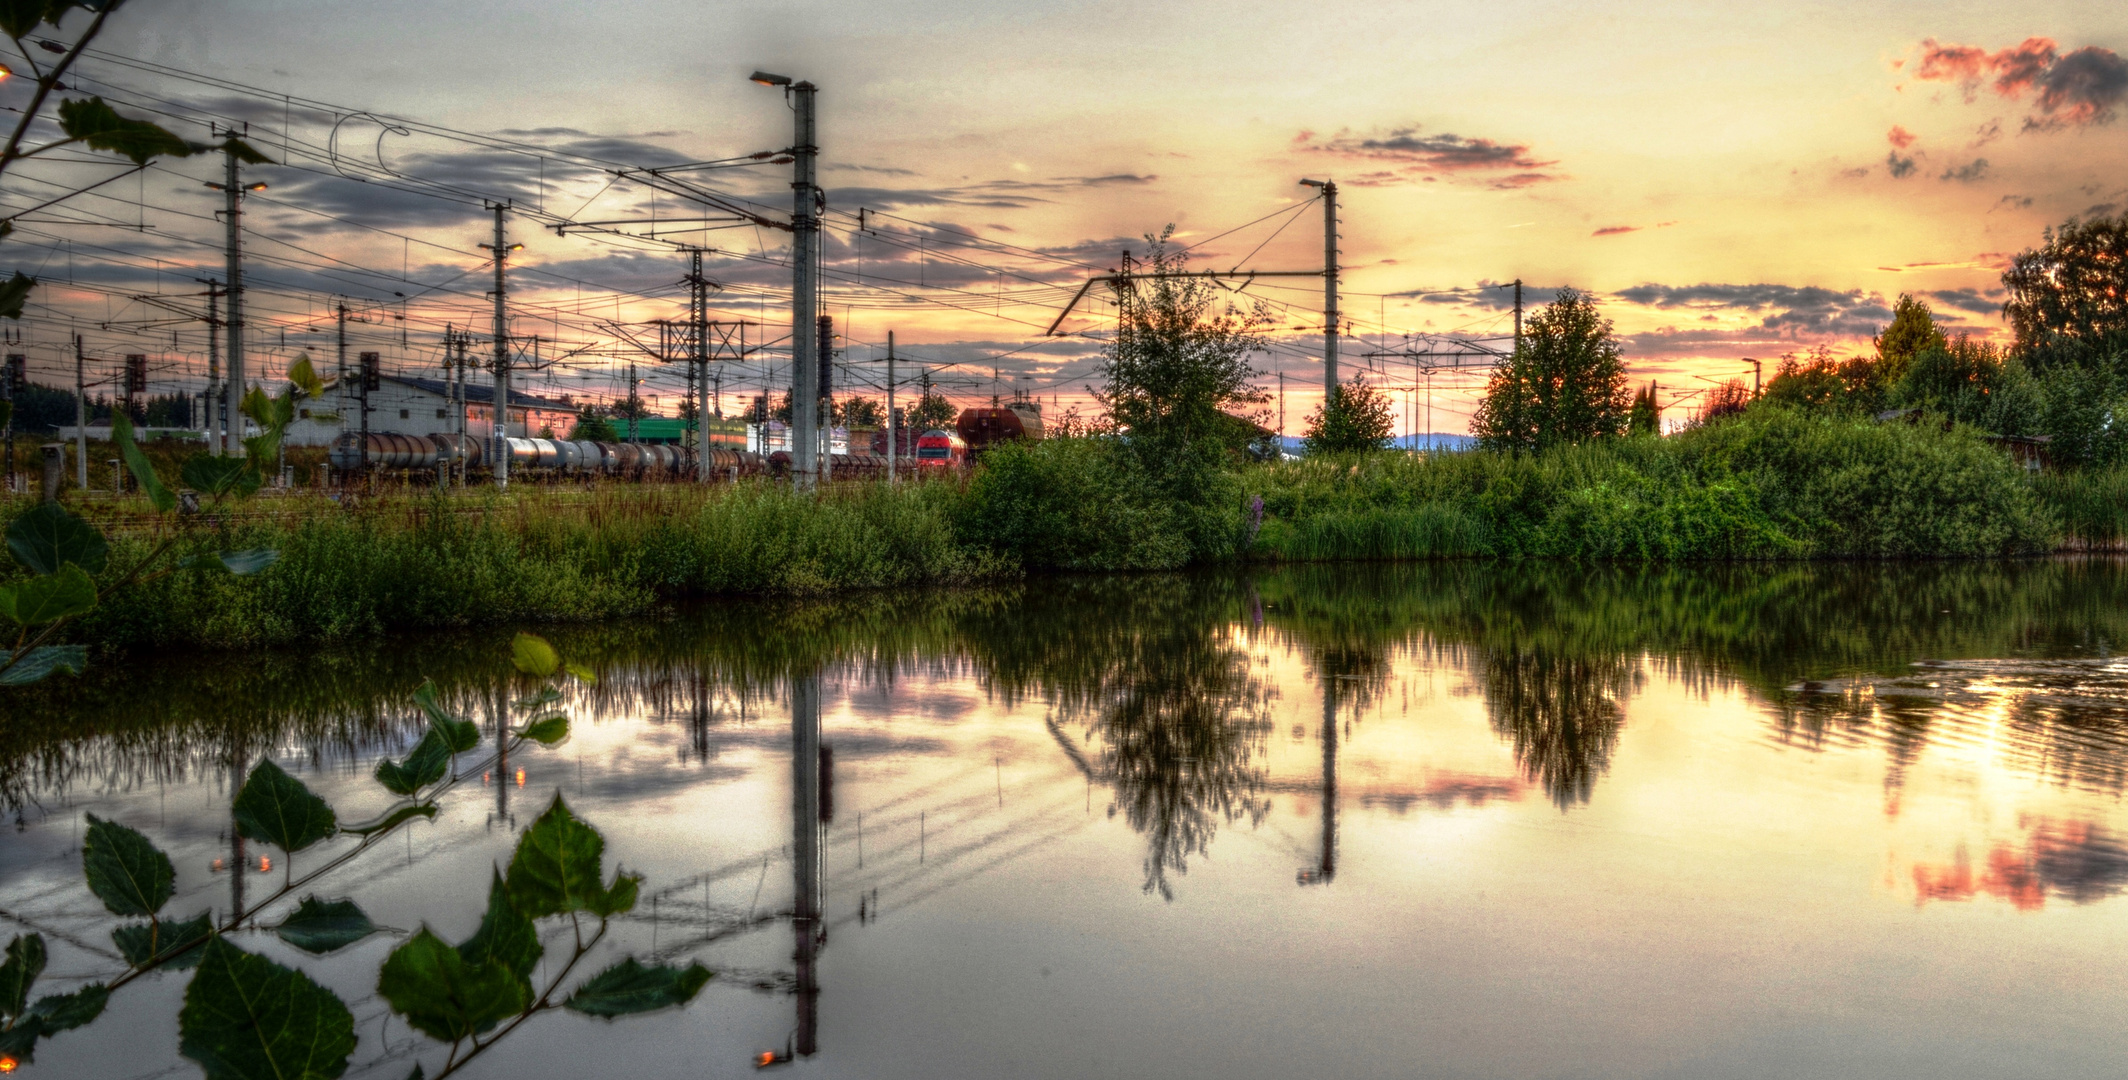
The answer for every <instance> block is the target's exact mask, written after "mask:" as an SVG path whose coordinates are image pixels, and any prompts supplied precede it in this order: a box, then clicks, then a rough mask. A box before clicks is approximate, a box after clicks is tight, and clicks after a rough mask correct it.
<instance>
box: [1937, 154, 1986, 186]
mask: <svg viewBox="0 0 2128 1080" xmlns="http://www.w3.org/2000/svg"><path fill="white" fill-rule="evenodd" d="M1987 174H1988V159H1986V158H1974V159H1973V160H1972V161H1970V162H1967V163H1966V164H1964V165H1950V166H1945V167H1944V170H1943V175H1942V176H1939V177H1937V178H1936V179H1938V180H1956V181H1958V182H1959V183H1961V184H1971V183H1974V182H1976V181H1978V180H1980V179H1981V178H1982V177H1984V176H1986V175H1987Z"/></svg>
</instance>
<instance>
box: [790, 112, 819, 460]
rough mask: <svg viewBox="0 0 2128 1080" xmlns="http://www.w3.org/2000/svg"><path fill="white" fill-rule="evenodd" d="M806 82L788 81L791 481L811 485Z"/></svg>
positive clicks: (814, 341) (811, 192) (811, 171)
mask: <svg viewBox="0 0 2128 1080" xmlns="http://www.w3.org/2000/svg"><path fill="white" fill-rule="evenodd" d="M815 93H816V88H815V87H814V86H813V84H812V83H809V82H798V83H793V84H791V95H792V98H793V101H792V105H793V110H792V111H793V115H794V117H795V120H794V128H793V131H792V145H791V160H792V166H791V170H792V176H791V483H792V484H793V485H794V486H796V487H797V488H798V489H799V490H801V491H810V490H812V488H813V486H814V483H815V481H816V480H817V478H818V476H819V472H820V424H819V416H818V414H817V412H816V411H815V409H814V408H813V403H814V402H816V401H818V400H819V397H820V393H819V386H818V383H817V380H818V377H819V348H820V345H819V341H818V338H817V336H816V335H817V334H818V333H819V327H818V326H817V325H816V324H815V322H814V318H815V314H814V313H815V305H816V304H817V302H818V299H819V298H818V295H817V290H818V285H817V284H816V279H815V277H814V270H815V267H814V265H813V264H814V263H815V262H816V261H817V260H818V259H819V246H820V217H819V214H818V212H817V200H818V198H819V188H818V186H817V179H816V178H817V175H818V166H819V160H818V159H819V156H820V148H819V145H818V144H817V143H816V142H815V139H816V135H815V125H814V117H813V113H814V95H815Z"/></svg>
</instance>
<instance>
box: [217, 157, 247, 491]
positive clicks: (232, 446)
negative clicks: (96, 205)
mask: <svg viewBox="0 0 2128 1080" xmlns="http://www.w3.org/2000/svg"><path fill="white" fill-rule="evenodd" d="M238 145H239V144H238V143H237V141H236V135H235V134H234V133H231V134H230V136H229V140H228V141H227V142H225V143H223V144H222V166H223V173H222V197H223V199H224V200H225V203H224V206H223V208H222V216H223V222H224V225H225V227H226V229H227V236H226V238H225V240H224V247H225V248H226V249H227V250H226V252H225V255H226V257H227V259H228V263H229V265H228V267H227V269H225V270H224V271H223V275H222V277H223V286H222V288H223V292H224V295H226V296H228V297H229V319H228V323H229V387H228V391H227V397H226V398H225V405H224V408H225V409H226V410H227V411H228V425H229V426H228V429H227V434H226V436H225V438H226V440H227V441H226V442H225V443H224V445H223V453H225V454H227V455H228V456H230V457H235V456H237V455H238V454H241V453H243V452H244V437H243V436H244V412H243V409H244V209H243V207H244V186H243V175H242V169H243V163H242V162H241V161H239V160H237V147H238Z"/></svg>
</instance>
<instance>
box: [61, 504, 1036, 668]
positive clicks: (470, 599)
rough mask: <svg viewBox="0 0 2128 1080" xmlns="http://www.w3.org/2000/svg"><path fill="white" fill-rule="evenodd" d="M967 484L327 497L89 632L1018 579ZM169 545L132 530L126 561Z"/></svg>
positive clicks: (228, 633)
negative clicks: (976, 521) (264, 560)
mask: <svg viewBox="0 0 2128 1080" xmlns="http://www.w3.org/2000/svg"><path fill="white" fill-rule="evenodd" d="M961 497H962V496H961V492H960V489H959V488H958V486H956V485H952V484H912V485H909V486H905V487H901V488H898V489H889V488H887V487H885V486H883V485H864V486H852V487H848V488H838V489H835V490H832V491H829V492H827V493H825V494H823V495H821V496H820V497H818V498H811V497H801V496H797V495H794V494H792V493H791V492H790V491H789V489H787V488H782V487H777V486H774V485H770V484H767V483H759V484H754V483H749V484H741V485H739V486H737V487H736V488H731V487H711V488H696V487H692V486H687V485H664V486H646V487H629V486H618V485H616V486H611V487H605V488H600V489H597V490H596V491H592V492H584V491H568V490H545V491H542V490H523V491H513V492H511V493H510V494H508V495H496V494H492V493H489V494H485V495H475V496H470V497H465V496H461V497H457V498H438V497H433V496H428V497H424V496H412V497H406V498H403V499H397V500H378V501H373V502H371V503H369V504H368V505H366V506H365V507H364V508H363V509H362V510H360V511H342V510H337V509H334V508H332V506H331V504H329V503H322V502H311V503H308V504H307V505H306V506H305V507H303V508H301V509H296V510H292V511H288V512H284V513H280V514H275V515H272V516H260V517H255V518H248V519H243V520H239V521H235V522H232V523H230V524H229V525H227V526H226V527H224V528H222V529H220V530H210V531H208V532H204V533H202V534H201V535H197V536H192V537H189V538H188V539H186V540H185V541H183V543H182V545H181V550H184V551H194V550H201V551H203V550H211V549H215V548H222V549H229V548H248V547H272V548H275V549H277V550H279V551H280V552H281V561H280V563H279V565H277V566H275V567H274V568H273V569H272V570H271V571H269V572H267V573H264V574H261V575H258V576H257V577H251V578H235V577H230V576H227V575H203V574H197V573H182V574H173V575H170V576H167V577H162V578H159V579H156V580H154V581H150V582H147V583H145V584H143V585H141V586H138V587H136V588H134V589H131V590H128V591H125V592H123V593H120V594H119V595H117V596H115V597H114V598H113V599H112V600H111V601H110V602H109V603H107V604H106V605H105V606H103V607H102V608H100V609H98V610H97V611H96V612H95V613H93V614H92V615H91V616H90V617H88V618H87V619H85V620H83V622H82V624H81V626H80V637H81V639H83V640H91V641H97V642H101V643H106V644H114V645H155V644H176V643H187V642H189V643H213V644H217V645H253V644H273V643H282V642H295V641H309V640H320V639H323V640H331V639H344V638H350V637H357V636H370V635H377V634H381V633H387V632H390V631H395V630H401V629H411V628H437V627H453V626H469V625H476V624H480V623H492V622H527V621H558V620H581V619H610V618H616V617H621V616H628V615H636V614H641V613H643V612H646V611H649V610H650V609H652V608H654V607H655V606H657V605H658V604H659V603H660V602H662V601H665V600H671V599H678V598H682V597H688V596H698V595H710V594H724V593H751V594H781V595H805V594H815V593H822V592H826V591H829V590H835V589H859V588H877V587H886V586H900V585H930V584H956V583H963V582H971V581H976V580H980V579H985V578H994V577H999V576H1004V575H1008V574H1010V573H1012V572H1013V570H1014V567H1013V564H1011V563H1010V562H1009V561H1006V560H1002V559H999V558H997V557H996V556H994V555H991V554H989V553H987V552H985V551H982V550H980V549H973V548H970V547H968V546H966V545H963V544H960V543H958V542H957V541H956V539H955V537H954V534H953V532H952V529H951V526H950V524H949V519H950V516H951V508H952V506H953V505H954V503H955V502H956V501H957V500H958V499H960V498H961ZM155 542H156V537H155V536H153V535H127V534H123V533H122V534H121V536H120V538H119V539H118V541H117V542H116V543H115V544H114V550H113V553H112V565H113V566H114V567H126V566H130V565H131V564H132V563H133V562H134V561H135V560H137V559H139V558H140V557H142V556H143V555H144V554H145V553H146V552H147V551H148V549H149V548H150V547H151V546H152V545H153V544H154V543H155Z"/></svg>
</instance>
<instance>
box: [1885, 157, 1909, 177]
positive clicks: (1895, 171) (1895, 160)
mask: <svg viewBox="0 0 2128 1080" xmlns="http://www.w3.org/2000/svg"><path fill="white" fill-rule="evenodd" d="M1884 167H1885V168H1887V169H1889V170H1891V174H1892V179H1894V180H1901V179H1904V178H1906V177H1907V176H1910V175H1912V174H1913V171H1914V159H1913V158H1910V157H1900V156H1899V152H1898V151H1897V150H1894V151H1892V152H1891V156H1889V157H1887V158H1885V159H1884Z"/></svg>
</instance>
